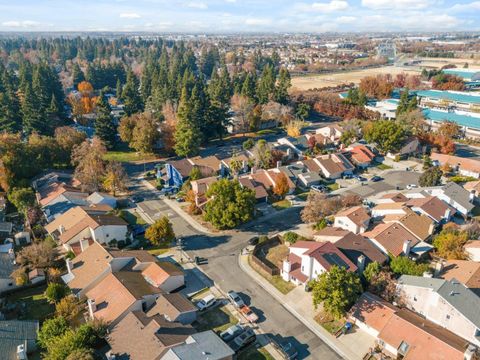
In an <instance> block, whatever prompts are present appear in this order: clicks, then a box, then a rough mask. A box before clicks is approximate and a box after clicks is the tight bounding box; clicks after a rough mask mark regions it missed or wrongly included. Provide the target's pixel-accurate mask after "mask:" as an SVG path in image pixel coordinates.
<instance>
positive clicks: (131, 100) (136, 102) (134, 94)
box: [122, 70, 143, 116]
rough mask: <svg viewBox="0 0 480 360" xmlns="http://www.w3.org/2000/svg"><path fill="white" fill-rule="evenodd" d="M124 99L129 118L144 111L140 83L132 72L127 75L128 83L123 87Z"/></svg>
mask: <svg viewBox="0 0 480 360" xmlns="http://www.w3.org/2000/svg"><path fill="white" fill-rule="evenodd" d="M122 98H123V102H124V104H125V108H124V109H125V114H127V116H130V115H132V114H135V113H137V112H141V111H142V110H143V103H142V99H141V97H140V92H139V90H138V81H137V78H136V76H135V74H134V73H133V71H131V70H130V71H129V72H128V73H127V82H126V83H125V86H124V87H123V91H122Z"/></svg>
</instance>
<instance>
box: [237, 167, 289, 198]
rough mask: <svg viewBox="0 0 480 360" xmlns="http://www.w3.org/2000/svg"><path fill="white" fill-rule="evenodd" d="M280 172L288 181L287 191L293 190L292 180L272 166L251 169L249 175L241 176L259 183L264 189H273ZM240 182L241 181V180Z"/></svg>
mask: <svg viewBox="0 0 480 360" xmlns="http://www.w3.org/2000/svg"><path fill="white" fill-rule="evenodd" d="M280 174H283V175H285V177H286V178H287V183H288V188H289V191H288V192H289V193H292V192H293V191H294V190H295V184H294V183H293V181H292V180H291V179H290V178H289V177H288V175H286V174H285V173H283V172H282V171H281V170H280V169H278V168H274V169H269V170H263V169H262V170H257V171H255V172H254V171H252V172H251V173H250V174H249V175H244V176H242V177H241V178H242V179H243V178H248V179H250V180H252V181H254V183H256V184H261V185H262V186H263V187H264V188H265V190H268V191H273V189H274V188H275V186H276V184H277V181H278V178H279V176H282V175H280ZM241 183H242V182H241Z"/></svg>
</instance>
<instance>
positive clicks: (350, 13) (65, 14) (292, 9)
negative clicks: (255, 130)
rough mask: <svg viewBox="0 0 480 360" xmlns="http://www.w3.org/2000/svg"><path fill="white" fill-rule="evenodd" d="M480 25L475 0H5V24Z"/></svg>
mask: <svg viewBox="0 0 480 360" xmlns="http://www.w3.org/2000/svg"><path fill="white" fill-rule="evenodd" d="M479 29H480V1H473V2H472V1H468V0H458V1H457V0H331V1H328V0H318V1H296V0H185V1H183V0H135V1H132V0H76V1H73V0H9V1H6V0H0V31H43V30H45V31H70V30H71V31H77V30H84V31H97V30H111V31H187V32H227V31H281V32H298V31H308V32H325V31H369V30H379V31H397V30H407V31H408V30H412V31H415V30H435V31H448V30H479Z"/></svg>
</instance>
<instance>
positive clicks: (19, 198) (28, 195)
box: [8, 188, 36, 214]
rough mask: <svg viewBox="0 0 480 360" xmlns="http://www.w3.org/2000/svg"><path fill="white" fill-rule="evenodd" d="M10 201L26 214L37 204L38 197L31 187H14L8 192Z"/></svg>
mask: <svg viewBox="0 0 480 360" xmlns="http://www.w3.org/2000/svg"><path fill="white" fill-rule="evenodd" d="M8 201H10V202H11V203H12V204H13V205H14V206H15V207H16V208H17V210H18V211H19V212H21V213H22V214H26V212H27V210H28V209H29V208H31V207H33V206H34V205H35V202H36V197H35V193H34V192H33V190H32V189H31V188H14V189H13V190H12V191H10V192H9V193H8Z"/></svg>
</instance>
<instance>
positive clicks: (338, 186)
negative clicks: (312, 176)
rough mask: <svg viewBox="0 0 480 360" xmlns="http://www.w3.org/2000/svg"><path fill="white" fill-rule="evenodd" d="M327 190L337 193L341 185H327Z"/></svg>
mask: <svg viewBox="0 0 480 360" xmlns="http://www.w3.org/2000/svg"><path fill="white" fill-rule="evenodd" d="M327 188H329V189H330V191H335V190H338V189H340V185H338V184H337V183H332V184H327Z"/></svg>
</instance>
